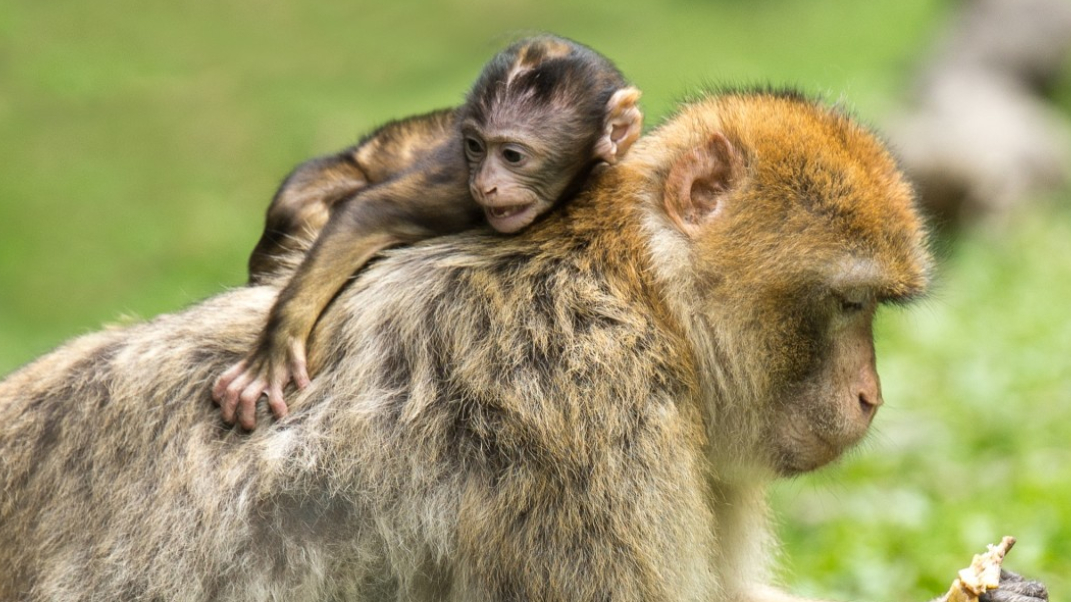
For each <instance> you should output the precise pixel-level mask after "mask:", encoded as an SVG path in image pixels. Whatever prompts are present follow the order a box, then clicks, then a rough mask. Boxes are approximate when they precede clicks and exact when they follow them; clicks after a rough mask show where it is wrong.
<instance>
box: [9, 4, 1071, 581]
mask: <svg viewBox="0 0 1071 602" xmlns="http://www.w3.org/2000/svg"><path fill="white" fill-rule="evenodd" d="M377 4H382V5H381V6H379V5H374V4H373V3H370V2H360V1H358V2H353V1H352V0H350V1H345V2H344V1H342V0H328V1H325V2H318V3H307V4H302V5H299V4H298V3H283V2H271V1H264V0H219V1H214V2H212V1H209V0H196V1H194V2H173V1H167V2H165V1H163V0H112V1H110V2H106V3H87V2H75V1H73V0H51V1H49V2H16V3H3V4H0V141H2V143H0V374H3V373H6V372H9V371H10V370H13V369H15V368H16V367H17V366H19V365H20V364H22V363H24V362H26V361H28V360H30V359H31V358H33V357H35V356H37V355H39V354H41V353H44V352H46V351H48V350H49V349H50V348H52V347H54V346H55V345H57V344H59V343H60V342H61V341H63V340H64V339H67V338H69V337H71V336H74V335H76V334H79V333H82V332H87V331H91V330H95V329H97V328H99V327H100V326H101V325H102V324H105V323H108V322H113V321H116V320H121V319H125V318H124V316H127V315H134V316H142V317H148V316H152V315H155V314H157V313H161V312H167V311H172V310H175V309H177V308H179V307H182V306H183V305H187V304H189V303H192V302H195V301H197V300H198V299H201V298H204V297H205V296H207V295H211V294H213V293H215V292H218V291H220V290H222V289H224V288H225V287H228V286H235V285H238V284H240V283H241V282H242V281H243V278H244V265H245V259H246V256H247V253H248V252H249V250H250V249H251V247H252V245H253V243H254V242H255V241H256V239H257V237H258V235H259V232H260V227H261V219H262V217H261V216H262V213H263V210H264V208H265V207H266V205H267V202H268V200H269V199H270V197H271V194H272V193H273V192H274V189H275V186H276V185H277V184H278V182H279V181H280V180H281V178H282V177H283V176H284V175H285V174H286V173H287V172H288V171H289V169H290V168H291V167H292V166H294V165H295V164H297V163H298V162H300V161H302V160H303V159H306V158H308V157H311V156H314V155H317V154H323V153H327V152H330V151H334V150H337V149H338V148H341V147H343V146H345V145H347V144H350V143H351V142H353V141H354V140H355V139H356V137H357V136H358V135H359V134H360V133H362V132H364V131H367V130H368V129H369V128H371V127H373V126H374V125H376V124H377V123H380V122H382V121H384V120H387V119H390V118H394V117H401V116H405V115H407V114H411V113H415V112H420V111H425V110H428V109H432V108H436V107H440V106H445V105H451V104H456V103H457V102H459V101H460V99H461V98H462V96H463V94H464V92H465V90H466V89H467V86H468V85H469V83H470V82H471V80H472V79H473V78H474V76H475V75H476V73H477V72H478V71H479V69H480V67H481V65H482V63H483V62H484V61H485V60H486V59H487V58H489V57H490V56H491V54H493V53H494V52H495V51H496V50H497V49H498V48H500V47H501V46H502V45H503V44H504V43H505V42H507V41H508V40H510V39H512V38H513V37H515V36H517V35H519V34H521V33H524V32H527V31H533V30H550V31H554V32H557V33H560V34H563V35H567V36H570V37H574V38H576V39H578V40H580V41H583V42H585V43H587V44H590V45H592V46H593V47H595V48H596V49H598V50H600V51H602V52H604V53H605V54H607V55H608V56H610V57H612V58H613V59H614V60H615V61H616V62H617V63H618V65H619V66H620V67H621V68H622V70H623V71H625V73H626V74H628V75H629V77H630V78H632V80H633V81H634V82H635V83H636V84H637V85H638V86H640V87H641V88H642V89H643V90H644V93H645V96H644V99H643V103H644V108H645V110H646V112H647V115H648V123H657V121H658V120H659V118H660V117H661V116H663V115H665V114H666V113H667V112H669V111H670V110H672V107H673V106H674V105H675V103H676V102H677V100H678V99H680V98H683V97H685V96H687V95H688V94H689V93H690V92H693V91H695V90H697V89H699V88H701V87H703V86H705V85H724V84H754V83H767V82H768V83H774V84H789V85H795V86H798V87H801V88H802V89H804V90H806V91H808V92H811V93H817V94H822V95H824V96H826V97H827V98H829V99H831V100H840V99H844V100H846V102H847V103H849V104H850V105H852V106H854V107H856V109H857V112H858V114H859V115H860V116H861V117H862V118H863V119H865V120H867V121H870V122H874V123H878V122H880V121H881V120H882V119H883V118H884V117H885V116H887V115H888V114H889V113H890V112H891V111H892V110H893V109H894V108H895V107H896V105H897V102H898V101H899V100H900V99H901V98H902V97H903V94H902V90H903V89H904V88H905V86H906V84H907V83H908V82H909V76H908V73H909V70H910V68H911V67H912V66H913V65H915V64H916V63H917V61H918V60H919V59H920V57H921V56H922V54H923V52H924V51H925V49H926V47H927V44H928V43H929V42H928V41H929V40H930V39H931V37H932V35H933V34H934V32H935V31H937V29H938V27H939V25H940V23H941V20H942V19H943V18H944V16H945V15H946V14H947V12H948V9H949V6H947V5H946V4H945V3H943V2H940V1H938V0H902V1H899V2H893V1H889V0H884V1H877V2H851V3H850V2H843V1H835V0H767V1H764V2H733V1H729V0H724V1H720V2H703V1H700V0H672V1H669V2H663V3H657V4H655V3H647V2H640V1H639V0H619V1H618V2H614V3H609V2H600V3H594V2H592V3H577V2H575V1H571V0H541V1H540V2H534V1H526V0H494V1H491V0H476V1H474V2H468V3H461V2H442V3H437V4H434V5H433V4H420V3H416V2H411V1H401V2H394V3H389V4H388V3H377ZM1069 75H1071V73H1069ZM1057 96H1058V98H1059V101H1060V102H1061V104H1062V106H1063V107H1064V108H1065V109H1071V77H1068V78H1065V81H1064V83H1063V84H1062V85H1061V87H1060V88H1059V89H1058V91H1057ZM1069 198H1071V194H1064V195H1061V197H1060V198H1058V199H1055V202H1053V203H1051V204H1049V205H1040V207H1039V208H1037V209H1031V210H1029V211H1028V212H1026V213H1024V214H1022V215H1019V216H1017V217H1016V219H1015V220H1013V223H1011V224H1009V225H1008V226H1007V227H1006V228H1005V229H1003V230H1001V231H999V232H984V231H972V232H967V233H965V234H964V235H963V236H962V237H961V239H960V240H958V241H957V242H956V244H954V245H952V246H950V247H949V249H950V250H949V252H948V253H946V254H945V255H946V256H945V258H944V261H943V263H942V266H941V270H940V274H939V278H938V287H937V290H936V292H935V294H934V295H933V296H932V297H931V298H930V299H929V300H927V301H925V302H923V303H922V304H921V305H919V306H917V307H915V308H913V309H909V310H896V311H889V312H887V313H886V314H885V315H883V316H882V318H881V320H880V324H879V341H878V351H879V355H880V359H879V364H880V366H879V367H880V369H881V371H882V377H883V384H884V386H885V393H886V399H887V404H886V407H885V408H883V410H882V411H881V413H880V414H879V417H878V419H877V421H876V431H877V432H876V433H875V434H874V435H873V436H872V437H871V438H870V439H869V440H868V442H867V443H866V444H865V445H864V446H863V447H862V448H861V449H860V450H858V451H857V452H855V453H853V454H852V455H851V456H850V457H849V458H847V459H846V460H845V461H843V462H841V463H840V464H839V465H837V466H836V467H833V468H831V469H828V470H825V471H822V472H820V473H818V474H816V475H813V476H808V477H806V478H802V479H798V480H795V481H792V482H788V483H784V484H783V485H781V486H779V487H778V488H777V490H776V492H775V496H774V502H775V507H776V508H777V510H778V515H779V517H780V518H779V521H780V525H781V529H780V530H781V533H782V535H783V536H784V539H785V545H784V552H785V559H784V563H783V565H784V567H785V569H784V571H783V576H784V580H785V582H786V583H788V584H789V585H791V586H792V589H794V590H796V591H799V592H801V593H806V594H809V595H814V596H828V597H837V598H841V599H872V600H887V601H893V600H919V601H922V600H926V599H929V598H931V597H933V596H934V595H937V594H939V593H942V592H943V591H944V589H945V587H947V585H948V582H949V581H950V580H951V578H952V576H953V575H954V572H955V571H956V570H957V569H959V568H961V567H962V566H964V565H965V564H966V562H967V561H969V559H970V556H971V555H972V554H974V553H976V552H978V551H980V550H981V549H982V548H983V547H984V544H985V543H988V542H992V541H996V540H997V539H999V537H1000V536H1001V535H1004V534H1006V533H1010V534H1014V535H1017V536H1018V537H1019V538H1020V543H1019V545H1018V546H1017V547H1016V549H1015V551H1014V552H1013V553H1012V556H1010V557H1009V564H1010V565H1012V566H1013V567H1015V568H1018V569H1021V570H1022V571H1024V572H1027V573H1029V574H1031V575H1035V576H1038V577H1040V578H1043V579H1045V580H1046V581H1048V583H1049V584H1050V586H1051V588H1052V590H1053V591H1054V599H1056V598H1059V597H1060V596H1061V594H1064V595H1066V593H1067V592H1069V591H1071V587H1069V586H1071V577H1069V575H1071V560H1069V558H1071V554H1069V552H1071V550H1069V549H1068V548H1069V547H1071V543H1068V542H1071V533H1069V532H1068V531H1069V530H1071V521H1069V518H1071V468H1069V466H1071V451H1069V449H1071V448H1069V446H1068V445H1067V441H1068V440H1071V420H1069V418H1071V310H1069V308H1071V303H1069V302H1068V299H1069V298H1071V212H1069V211H1071V210H1069V209H1068V205H1071V203H1069V202H1068V201H1069Z"/></svg>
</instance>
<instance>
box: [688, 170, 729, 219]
mask: <svg viewBox="0 0 1071 602" xmlns="http://www.w3.org/2000/svg"><path fill="white" fill-rule="evenodd" d="M723 192H725V186H724V185H723V184H722V183H721V182H718V181H711V180H710V179H708V178H698V179H696V180H695V181H694V182H692V189H691V191H690V194H691V200H692V211H691V212H690V213H691V214H692V215H694V216H695V217H694V219H695V220H696V221H695V223H698V220H699V219H700V218H702V217H703V216H705V215H710V214H712V213H714V212H715V211H716V210H717V209H718V200H719V199H720V198H721V194H722V193H723Z"/></svg>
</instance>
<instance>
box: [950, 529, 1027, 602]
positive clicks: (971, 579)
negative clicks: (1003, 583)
mask: <svg viewBox="0 0 1071 602" xmlns="http://www.w3.org/2000/svg"><path fill="white" fill-rule="evenodd" d="M1014 545H1015V538H1014V537H1005V538H1004V539H1002V540H1000V543H999V544H996V545H993V544H990V545H988V546H986V547H987V548H988V551H987V552H986V553H985V554H977V555H975V557H974V559H973V560H971V566H969V567H967V568H965V569H963V570H962V571H960V572H959V576H958V577H956V580H955V581H953V582H952V587H951V588H950V589H949V590H948V595H946V596H945V602H978V596H981V595H982V594H984V593H985V592H987V591H989V590H991V589H997V588H998V587H1000V564H1001V563H1002V562H1004V555H1005V554H1007V553H1008V550H1011V548H1012V546H1014Z"/></svg>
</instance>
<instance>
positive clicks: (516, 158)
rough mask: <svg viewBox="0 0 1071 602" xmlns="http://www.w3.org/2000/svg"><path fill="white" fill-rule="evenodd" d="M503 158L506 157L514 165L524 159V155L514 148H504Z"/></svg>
mask: <svg viewBox="0 0 1071 602" xmlns="http://www.w3.org/2000/svg"><path fill="white" fill-rule="evenodd" d="M502 158H503V159H505V160H506V162H507V163H512V164H514V165H516V164H518V163H520V162H522V161H524V155H523V154H521V153H520V152H518V151H515V150H513V149H512V148H507V149H505V150H503V151H502Z"/></svg>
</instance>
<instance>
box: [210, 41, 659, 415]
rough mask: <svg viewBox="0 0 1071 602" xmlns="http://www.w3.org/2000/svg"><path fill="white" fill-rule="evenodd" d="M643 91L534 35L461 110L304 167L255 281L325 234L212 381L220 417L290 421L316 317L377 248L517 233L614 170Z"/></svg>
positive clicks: (262, 250) (268, 239) (599, 62)
mask: <svg viewBox="0 0 1071 602" xmlns="http://www.w3.org/2000/svg"><path fill="white" fill-rule="evenodd" d="M639 95H640V94H639V91H638V90H637V89H636V88H633V87H630V86H628V85H627V83H626V82H625V79H624V77H623V76H622V75H621V73H620V72H619V71H618V70H617V68H616V67H614V65H613V64H612V63H611V62H610V61H609V60H608V59H606V58H605V57H603V56H602V55H600V54H598V53H596V52H594V51H593V50H591V49H589V48H587V47H585V46H581V45H580V44H577V43H575V42H572V41H570V40H565V39H562V38H557V37H553V36H541V37H537V38H530V39H526V40H522V41H520V42H518V43H516V44H514V45H513V46H511V47H510V48H508V49H506V50H504V51H502V52H501V53H499V54H498V55H496V56H495V58H493V59H492V60H491V62H490V63H488V65H487V66H486V67H485V68H484V70H483V72H482V73H481V74H480V77H479V79H478V80H477V81H476V84H475V85H474V86H473V88H472V91H471V92H470V93H469V96H468V100H467V101H466V102H465V104H464V105H463V106H461V107H460V108H458V109H456V110H447V111H438V112H435V113H430V114H428V115H422V116H419V117H414V118H410V119H407V120H403V121H400V122H395V123H391V124H388V125H386V126H384V127H383V128H381V129H380V130H378V131H377V132H375V133H374V134H373V135H372V136H371V137H369V138H368V139H367V140H365V141H363V142H361V143H360V144H358V145H357V146H355V147H353V148H350V149H347V150H345V151H342V152H341V153H338V154H336V155H333V156H330V157H325V158H320V159H315V160H313V161H310V162H308V163H305V164H303V165H301V166H299V167H298V168H297V170H295V172H294V173H293V174H291V175H290V177H289V178H287V180H286V181H285V182H284V183H283V185H282V187H281V189H280V191H279V192H278V193H277V194H276V196H275V199H274V200H273V202H272V206H271V207H270V208H269V211H268V218H267V222H268V223H267V228H266V229H265V233H264V236H263V237H262V238H261V241H260V242H259V243H258V244H257V248H256V249H255V250H254V252H253V255H252V257H251V258H250V277H251V280H253V281H256V280H258V279H260V278H261V277H262V274H264V273H265V272H271V271H272V270H273V269H275V268H276V267H277V264H278V263H279V259H278V257H279V255H280V253H281V252H282V251H285V250H287V249H288V248H289V247H291V246H295V241H294V236H295V234H301V233H302V231H303V230H311V231H313V232H315V231H316V230H318V229H319V228H320V227H321V226H323V224H324V223H325V222H326V226H323V231H322V234H321V235H320V236H319V237H318V238H317V239H316V242H315V244H314V245H313V246H312V248H311V249H310V250H309V253H308V255H307V257H306V259H305V261H304V262H303V263H302V264H301V266H300V267H299V268H298V269H297V271H296V272H295V273H294V275H293V277H292V278H291V279H290V281H289V283H288V284H287V285H286V287H285V288H284V289H283V291H282V292H281V293H280V295H279V299H278V300H277V301H276V303H275V306H274V307H273V308H272V311H271V313H270V314H269V316H268V321H267V325H266V327H265V329H264V332H263V333H262V335H261V337H260V338H259V339H258V341H257V343H256V344H255V346H254V349H253V351H252V353H250V354H249V355H248V356H247V357H246V358H245V359H243V360H242V361H240V362H239V363H237V364H235V365H234V366H233V367H231V368H230V369H228V370H227V371H226V372H224V374H223V375H222V376H221V377H220V378H219V380H218V381H217V382H216V384H215V386H214V387H213V392H212V395H213V397H214V399H215V400H216V401H217V402H218V403H219V404H220V406H221V407H222V412H223V419H224V420H225V421H227V422H232V421H233V420H234V418H235V416H236V415H237V418H238V422H239V423H240V424H241V425H242V426H244V427H245V428H249V429H251V428H253V426H254V424H255V410H256V403H257V400H258V399H259V398H260V397H261V395H262V394H264V393H267V397H268V405H269V407H271V409H272V411H273V412H274V413H275V415H276V416H279V417H281V416H285V415H286V412H287V407H286V402H285V400H284V398H283V387H285V386H286V385H287V383H288V382H289V381H290V380H291V379H293V380H294V381H295V383H296V384H297V386H298V387H299V388H303V387H305V386H307V385H308V383H309V376H308V372H307V369H306V345H307V341H308V337H309V334H310V333H311V332H312V329H313V326H314V325H315V323H316V320H317V319H318V318H319V316H320V314H321V313H322V312H323V310H324V308H325V307H326V306H327V304H328V303H330V302H331V299H333V298H334V296H335V295H336V294H337V293H338V291H339V289H341V288H342V287H343V286H344V285H345V283H346V282H347V280H349V279H350V277H351V275H352V274H353V273H354V271H355V270H357V269H359V268H360V267H361V266H363V265H364V264H365V263H366V262H367V261H368V260H369V259H370V258H371V257H372V256H373V255H375V254H376V253H378V252H380V251H382V250H383V249H384V248H386V247H390V246H394V245H399V244H407V243H413V242H416V241H419V240H423V239H426V238H430V237H432V236H439V235H443V234H448V233H452V232H459V231H461V230H466V229H469V228H472V227H475V226H477V225H479V224H480V223H482V222H483V221H484V220H485V219H486V221H487V223H489V224H490V225H491V226H492V227H493V228H494V229H495V230H498V231H499V232H504V233H514V232H517V231H519V230H521V229H522V228H524V227H526V226H528V225H529V224H531V223H532V222H533V221H534V220H535V219H536V218H537V217H538V216H539V215H541V214H543V213H545V212H546V211H548V210H550V209H551V208H552V207H554V206H555V205H557V204H558V202H559V201H560V200H562V199H563V198H566V197H568V196H571V195H572V194H574V193H575V192H576V191H577V190H578V189H579V187H580V186H581V185H582V184H583V183H584V181H585V180H586V179H587V177H588V175H589V174H590V173H591V170H592V168H593V167H595V165H597V164H599V163H611V164H612V163H615V162H617V161H618V159H620V158H621V156H623V155H624V153H625V152H627V151H628V148H629V147H630V146H631V145H632V143H633V142H634V141H635V140H636V138H638V137H639V135H640V129H641V127H642V121H643V116H642V114H641V113H640V111H639V108H638V107H637V106H636V101H637V100H638V99H639ZM473 201H475V202H473ZM329 213H330V218H328V214H329Z"/></svg>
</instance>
